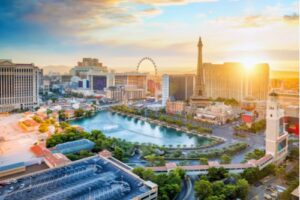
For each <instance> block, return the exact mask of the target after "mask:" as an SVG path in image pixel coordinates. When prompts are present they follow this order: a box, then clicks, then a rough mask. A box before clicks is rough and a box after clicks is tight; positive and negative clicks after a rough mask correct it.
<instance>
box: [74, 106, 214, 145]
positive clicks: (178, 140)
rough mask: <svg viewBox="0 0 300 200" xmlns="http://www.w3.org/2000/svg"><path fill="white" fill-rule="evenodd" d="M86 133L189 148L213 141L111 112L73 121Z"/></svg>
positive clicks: (101, 112) (102, 112)
mask: <svg viewBox="0 0 300 200" xmlns="http://www.w3.org/2000/svg"><path fill="white" fill-rule="evenodd" d="M71 124H72V125H79V126H81V127H83V128H84V129H85V130H86V131H91V130H95V129H98V130H101V131H102V132H103V133H104V134H105V135H106V136H108V137H115V138H121V139H124V140H127V141H130V142H139V143H152V144H156V145H160V146H162V145H166V146H169V145H173V146H174V147H175V146H177V145H178V144H180V145H181V146H183V145H186V146H187V147H190V146H192V145H193V146H196V145H207V144H210V143H211V141H212V139H209V138H207V137H201V136H196V135H191V134H187V133H185V132H182V131H177V130H176V129H173V128H167V127H164V126H159V125H155V124H152V123H149V122H146V121H143V120H139V119H137V118H133V117H129V116H125V115H120V114H117V113H113V112H110V111H100V112H98V113H97V114H96V115H94V116H93V117H90V118H83V119H78V120H73V121H71Z"/></svg>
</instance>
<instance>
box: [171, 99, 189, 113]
mask: <svg viewBox="0 0 300 200" xmlns="http://www.w3.org/2000/svg"><path fill="white" fill-rule="evenodd" d="M185 106H186V103H185V102H184V101H167V103H166V113H168V114H181V113H182V112H184V110H185Z"/></svg>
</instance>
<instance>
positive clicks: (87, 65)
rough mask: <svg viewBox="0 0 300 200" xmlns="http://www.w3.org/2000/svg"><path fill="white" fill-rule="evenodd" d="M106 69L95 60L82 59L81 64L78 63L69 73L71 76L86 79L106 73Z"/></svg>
mask: <svg viewBox="0 0 300 200" xmlns="http://www.w3.org/2000/svg"><path fill="white" fill-rule="evenodd" d="M107 72H108V70H107V67H105V66H103V64H102V63H99V61H98V59H96V58H83V59H82V62H78V63H77V66H76V67H74V68H72V69H71V71H70V73H71V75H72V76H79V77H81V78H87V76H88V75H92V74H100V73H107Z"/></svg>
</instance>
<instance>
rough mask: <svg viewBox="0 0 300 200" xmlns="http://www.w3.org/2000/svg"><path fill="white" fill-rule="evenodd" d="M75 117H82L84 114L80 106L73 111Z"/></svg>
mask: <svg viewBox="0 0 300 200" xmlns="http://www.w3.org/2000/svg"><path fill="white" fill-rule="evenodd" d="M74 115H75V117H82V116H83V115H84V110H83V109H82V108H79V109H77V110H75V111H74Z"/></svg>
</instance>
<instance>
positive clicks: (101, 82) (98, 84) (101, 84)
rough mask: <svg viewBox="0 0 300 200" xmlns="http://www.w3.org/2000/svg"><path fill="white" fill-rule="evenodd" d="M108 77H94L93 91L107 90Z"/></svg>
mask: <svg viewBox="0 0 300 200" xmlns="http://www.w3.org/2000/svg"><path fill="white" fill-rule="evenodd" d="M106 80H107V78H106V76H93V90H103V89H104V88H106Z"/></svg>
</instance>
